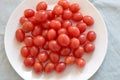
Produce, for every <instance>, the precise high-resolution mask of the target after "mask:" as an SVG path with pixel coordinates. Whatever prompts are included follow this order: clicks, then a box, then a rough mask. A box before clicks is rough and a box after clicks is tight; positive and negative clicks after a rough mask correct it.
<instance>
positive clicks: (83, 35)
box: [79, 34, 87, 45]
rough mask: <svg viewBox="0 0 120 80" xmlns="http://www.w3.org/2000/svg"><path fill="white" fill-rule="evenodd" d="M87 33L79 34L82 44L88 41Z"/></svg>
mask: <svg viewBox="0 0 120 80" xmlns="http://www.w3.org/2000/svg"><path fill="white" fill-rule="evenodd" d="M86 40H87V39H86V35H85V34H81V35H80V36H79V41H80V44H81V45H82V44H84V43H85V42H86Z"/></svg>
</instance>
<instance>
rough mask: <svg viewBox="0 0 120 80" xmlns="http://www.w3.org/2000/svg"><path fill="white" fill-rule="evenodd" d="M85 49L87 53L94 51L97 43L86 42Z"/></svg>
mask: <svg viewBox="0 0 120 80" xmlns="http://www.w3.org/2000/svg"><path fill="white" fill-rule="evenodd" d="M84 50H85V52H87V53H92V52H93V51H94V50H95V45H94V44H93V43H86V44H85V46H84Z"/></svg>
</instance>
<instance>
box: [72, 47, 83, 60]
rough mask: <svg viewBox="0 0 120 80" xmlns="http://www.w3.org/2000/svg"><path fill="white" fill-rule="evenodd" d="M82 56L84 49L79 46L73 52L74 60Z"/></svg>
mask: <svg viewBox="0 0 120 80" xmlns="http://www.w3.org/2000/svg"><path fill="white" fill-rule="evenodd" d="M83 54H84V48H83V47H82V46H79V47H78V48H77V49H76V50H75V52H74V56H75V57H76V58H80V57H82V55H83Z"/></svg>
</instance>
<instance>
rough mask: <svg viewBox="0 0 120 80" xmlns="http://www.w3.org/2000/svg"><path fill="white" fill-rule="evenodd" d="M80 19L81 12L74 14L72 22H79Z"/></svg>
mask: <svg viewBox="0 0 120 80" xmlns="http://www.w3.org/2000/svg"><path fill="white" fill-rule="evenodd" d="M82 18H83V16H82V13H81V12H77V13H74V14H73V17H72V19H73V21H76V22H78V21H81V20H82Z"/></svg>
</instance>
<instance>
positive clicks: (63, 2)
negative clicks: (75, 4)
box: [58, 0, 70, 9]
mask: <svg viewBox="0 0 120 80" xmlns="http://www.w3.org/2000/svg"><path fill="white" fill-rule="evenodd" d="M58 4H59V5H61V6H62V7H63V9H68V8H69V6H70V4H69V2H68V1H67V0H59V1H58Z"/></svg>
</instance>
